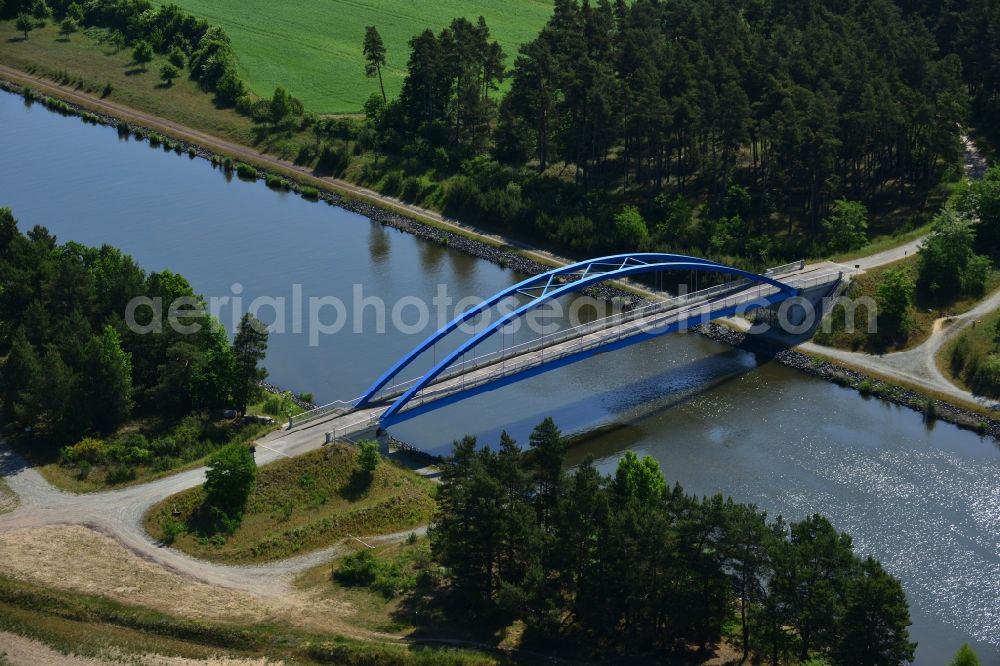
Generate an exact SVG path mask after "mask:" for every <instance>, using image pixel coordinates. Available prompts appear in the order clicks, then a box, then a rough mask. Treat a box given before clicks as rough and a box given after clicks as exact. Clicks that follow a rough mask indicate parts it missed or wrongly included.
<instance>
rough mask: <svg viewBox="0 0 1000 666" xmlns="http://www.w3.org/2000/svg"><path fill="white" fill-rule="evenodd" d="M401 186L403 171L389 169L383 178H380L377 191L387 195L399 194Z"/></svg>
mask: <svg viewBox="0 0 1000 666" xmlns="http://www.w3.org/2000/svg"><path fill="white" fill-rule="evenodd" d="M402 186H403V173H402V172H401V171H390V172H389V173H387V174H385V178H384V179H383V180H382V186H381V187H380V188H379V191H381V192H382V193H383V194H388V195H389V196H396V195H397V194H399V191H400V189H401V188H402Z"/></svg>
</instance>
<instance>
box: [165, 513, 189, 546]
mask: <svg viewBox="0 0 1000 666" xmlns="http://www.w3.org/2000/svg"><path fill="white" fill-rule="evenodd" d="M161 528H162V529H163V543H165V544H167V545H168V546H169V545H170V544H172V543H173V542H174V541H176V540H177V537H179V536H180V535H181V533H182V532H184V525H182V524H181V522H180V521H179V520H176V519H174V518H165V519H164V520H163V525H161Z"/></svg>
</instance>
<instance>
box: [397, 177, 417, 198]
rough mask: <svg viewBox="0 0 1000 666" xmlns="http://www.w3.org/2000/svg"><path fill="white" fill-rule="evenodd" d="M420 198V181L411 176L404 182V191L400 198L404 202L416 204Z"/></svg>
mask: <svg viewBox="0 0 1000 666" xmlns="http://www.w3.org/2000/svg"><path fill="white" fill-rule="evenodd" d="M419 196H420V179H418V178H414V177H413V176H410V177H409V178H407V179H406V180H404V181H403V191H402V193H401V194H400V197H401V198H402V199H403V201H407V202H411V203H412V202H414V201H416V200H417V199H418V198H419Z"/></svg>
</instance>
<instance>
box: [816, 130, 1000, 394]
mask: <svg viewBox="0 0 1000 666" xmlns="http://www.w3.org/2000/svg"><path fill="white" fill-rule="evenodd" d="M962 144H963V147H964V163H965V164H964V166H965V173H966V175H967V176H968V177H969V178H982V177H983V175H984V174H985V173H986V169H987V161H986V159H985V158H984V157H983V155H982V154H981V153H980V152H979V149H978V148H977V147H976V144H975V143H974V142H973V141H972V139H970V138H969V137H968V136H963V137H962ZM923 240H924V238H923V237H922V238H918V239H916V240H914V241H911V242H909V243H907V244H905V245H901V246H899V247H895V248H892V249H889V250H886V251H885V252H879V253H878V254H873V255H871V256H869V257H862V258H859V259H856V260H854V261H849V262H845V265H847V266H849V267H851V268H852V269H854V268H855V267H859V268H860V270H862V271H865V270H870V269H872V268H876V267H878V266H884V265H886V264H891V263H893V262H896V261H899V260H901V259H903V258H905V257H907V256H912V255H913V254H914V253H916V252H917V251H918V250H919V249H920V244H921V243H923ZM998 307H1000V290H997V291H995V292H993V293H992V294H990V295H988V296H987V297H986V298H985V299H983V300H982V301H980V303H979V304H978V305H976V306H975V307H974V308H972V309H971V310H969V311H968V312H966V313H964V314H961V315H958V316H956V317H945V318H942V319H938V320H937V321H935V322H934V329H933V332H932V333H931V335H930V337H929V338H928V339H927V340H925V341H924V342H923V343H922V344H920V345H919V346H917V347H915V348H913V349H909V350H906V351H902V352H895V353H892V354H881V355H872V354H866V353H864V352H850V351H844V350H840V349H834V348H832V347H825V346H822V345H818V344H815V343H813V342H805V343H803V344H801V345H799V349H801V350H802V351H806V352H813V353H818V354H822V355H824V356H827V357H829V358H832V359H834V360H836V361H840V362H842V363H845V364H848V365H851V366H855V367H858V368H860V369H867V370H871V371H873V372H877V373H880V374H882V375H885V376H887V377H890V378H896V379H899V380H902V381H906V382H911V383H915V384H917V385H924V386H926V387H928V388H930V389H933V390H935V391H937V392H939V393H942V394H944V395H947V396H950V397H951V398H954V399H956V400H960V401H964V402H969V403H973V404H978V405H982V406H986V407H990V408H993V409H997V408H1000V403H998V402H997V401H995V400H991V399H989V398H984V397H982V396H977V395H974V394H972V393H971V392H969V391H966V390H965V389H963V388H960V387H958V386H955V385H954V384H953V383H952V382H951V381H950V380H949V379H948V378H947V377H945V375H944V373H942V372H941V370H940V368H938V366H937V355H938V352H939V351H940V350H941V348H942V347H943V346H944V345H945V344H946V343H947V342H948V341H949V340H951V339H952V338H953V337H954V336H955V335H956V334H958V333H959V332H960V331H962V330H964V329H965V328H966V327H968V326H970V325H972V323H973V322H975V321H976V320H978V319H980V318H981V317H984V316H985V315H987V314H989V313H990V312H993V311H994V310H996V309H997V308H998Z"/></svg>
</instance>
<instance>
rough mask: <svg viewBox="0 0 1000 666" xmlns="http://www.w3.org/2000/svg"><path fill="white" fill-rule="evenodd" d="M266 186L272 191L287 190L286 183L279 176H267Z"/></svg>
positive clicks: (271, 174) (270, 174)
mask: <svg viewBox="0 0 1000 666" xmlns="http://www.w3.org/2000/svg"><path fill="white" fill-rule="evenodd" d="M267 186H268V187H270V188H271V189H273V190H287V189H288V183H287V182H285V179H284V178H282V177H281V176H279V175H277V174H273V173H269V174H267Z"/></svg>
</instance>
